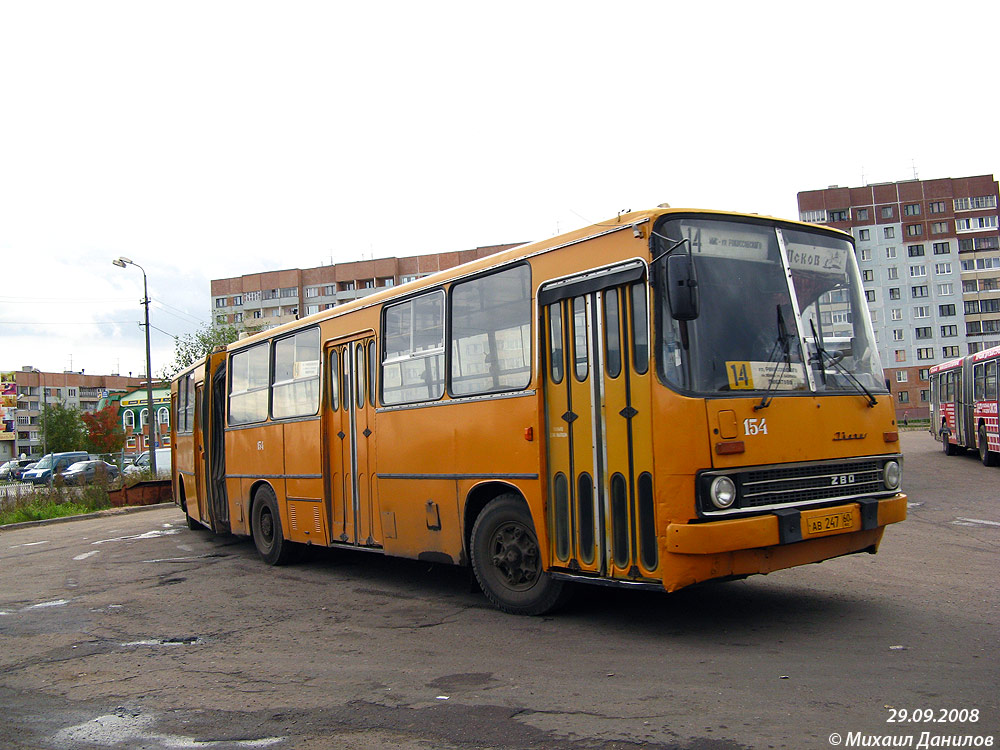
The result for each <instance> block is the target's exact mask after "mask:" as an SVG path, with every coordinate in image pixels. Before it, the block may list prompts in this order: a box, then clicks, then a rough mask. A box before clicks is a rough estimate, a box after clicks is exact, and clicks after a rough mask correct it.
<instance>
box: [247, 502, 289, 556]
mask: <svg viewBox="0 0 1000 750" xmlns="http://www.w3.org/2000/svg"><path fill="white" fill-rule="evenodd" d="M250 530H251V532H252V533H253V543H254V545H255V546H256V547H257V552H258V553H259V554H260V557H261V559H262V560H263V561H264V562H266V563H267V564H268V565H286V564H287V563H290V562H292V559H293V558H294V545H293V543H292V542H290V541H288V540H287V539H285V537H284V534H283V533H282V530H281V515H280V514H279V513H278V500H277V498H275V496H274V490H272V489H271V488H270V487H267V486H264V487H261V488H260V489H259V490H257V494H256V496H255V497H254V503H253V511H252V513H251V516H250Z"/></svg>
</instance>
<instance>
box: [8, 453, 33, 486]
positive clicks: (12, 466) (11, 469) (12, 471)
mask: <svg viewBox="0 0 1000 750" xmlns="http://www.w3.org/2000/svg"><path fill="white" fill-rule="evenodd" d="M30 463H34V459H31V458H12V459H11V460H10V461H8V462H7V463H5V464H4V465H3V466H0V481H3V480H10V479H17V478H18V476H19V475H20V473H21V472H22V471H24V470H25V469H26V468H27V466H28V464H30Z"/></svg>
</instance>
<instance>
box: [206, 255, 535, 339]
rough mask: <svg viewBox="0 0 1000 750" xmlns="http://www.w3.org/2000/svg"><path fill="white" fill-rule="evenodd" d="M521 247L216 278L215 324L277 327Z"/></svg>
mask: <svg viewBox="0 0 1000 750" xmlns="http://www.w3.org/2000/svg"><path fill="white" fill-rule="evenodd" d="M521 244H524V243H521V242H516V243H513V244H509V245H488V246H484V247H477V248H475V249H473V250H461V251H458V252H449V253H434V254H431V255H416V256H411V257H404V258H379V259H375V260H361V261H354V262H351V263H336V264H334V265H329V266H317V267H314V268H292V269H286V270H283V271H265V272H262V273H252V274H245V275H243V276H235V277H232V278H228V279H213V280H212V320H213V321H214V323H215V324H217V325H227V324H229V325H240V324H242V325H246V326H250V327H260V328H272V327H274V326H277V325H281V324H282V323H287V322H288V321H289V320H295V319H296V318H299V317H305V316H306V315H312V314H313V313H317V312H319V311H320V310H328V309H330V308H331V307H336V306H337V305H342V304H344V303H345V302H350V301H352V300H355V299H358V298H359V297H364V296H365V295H368V294H372V293H374V292H375V291H377V290H378V289H380V288H385V287H392V286H397V285H399V284H405V283H406V282H408V281H413V280H414V279H418V278H420V277H421V276H428V275H430V274H432V273H436V272H437V271H443V270H445V269H448V268H453V267H454V266H458V265H461V264H462V263H468V262H469V261H473V260H476V259H478V258H483V257H485V256H487V255H493V254H494V253H499V252H501V251H503V250H507V249H509V248H512V247H517V246H518V245H521Z"/></svg>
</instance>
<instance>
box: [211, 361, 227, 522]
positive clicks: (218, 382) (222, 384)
mask: <svg viewBox="0 0 1000 750" xmlns="http://www.w3.org/2000/svg"><path fill="white" fill-rule="evenodd" d="M216 360H218V365H217V366H216V367H215V373H214V374H213V375H212V391H211V403H210V404H209V429H208V456H209V464H208V466H209V473H208V474H207V475H206V479H208V484H209V487H210V488H211V492H210V493H209V494H210V498H211V502H212V530H213V531H215V532H216V533H217V534H218V533H228V532H229V531H230V526H229V496H228V493H227V492H226V448H225V438H226V435H225V424H226V359H225V357H219V358H216V357H213V358H212V361H216Z"/></svg>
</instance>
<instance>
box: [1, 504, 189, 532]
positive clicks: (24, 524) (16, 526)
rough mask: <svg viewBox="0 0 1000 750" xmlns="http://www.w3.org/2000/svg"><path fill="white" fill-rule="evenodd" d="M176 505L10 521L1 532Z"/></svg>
mask: <svg viewBox="0 0 1000 750" xmlns="http://www.w3.org/2000/svg"><path fill="white" fill-rule="evenodd" d="M167 507H176V506H174V503H157V504H156V505H129V506H126V507H124V508H108V509H106V510H98V511H94V512H93V513H81V514H79V515H76V516H60V517H59V518H43V519H41V520H39V521H21V522H20V523H9V524H7V525H6V526H0V532H4V531H14V530H15V529H30V528H31V527H33V526H48V525H49V524H53V523H69V522H70V521H85V520H87V519H88V518H102V517H104V516H121V515H125V514H128V513H138V512H140V511H143V510H156V509H157V508H167Z"/></svg>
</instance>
